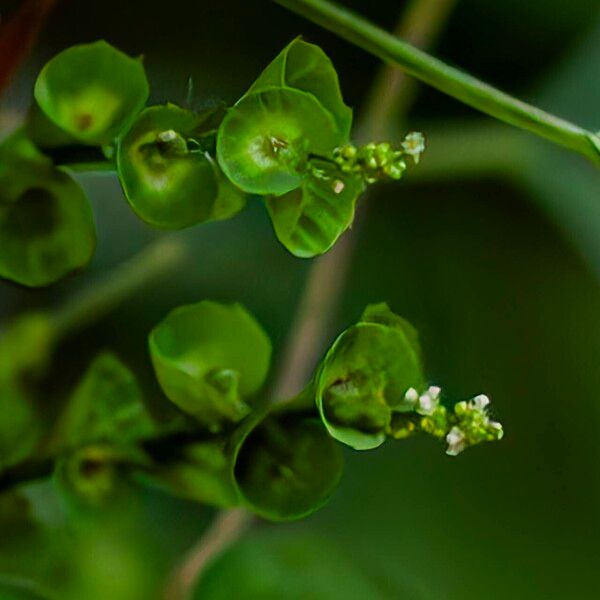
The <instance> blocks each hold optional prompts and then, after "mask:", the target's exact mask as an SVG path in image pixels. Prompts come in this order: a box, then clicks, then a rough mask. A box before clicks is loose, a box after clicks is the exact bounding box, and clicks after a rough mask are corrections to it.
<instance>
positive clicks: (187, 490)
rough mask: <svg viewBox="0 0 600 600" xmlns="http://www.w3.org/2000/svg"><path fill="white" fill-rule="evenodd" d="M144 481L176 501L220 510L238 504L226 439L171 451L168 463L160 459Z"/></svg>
mask: <svg viewBox="0 0 600 600" xmlns="http://www.w3.org/2000/svg"><path fill="white" fill-rule="evenodd" d="M144 479H145V480H146V481H149V482H151V483H152V484H153V485H155V486H158V487H159V488H161V489H163V490H165V491H167V492H168V493H170V494H172V495H173V496H177V497H178V498H185V499H186V500H192V501H195V502H201V503H203V504H211V505H213V506H220V507H223V508H224V507H229V506H235V505H237V504H238V503H239V497H238V493H237V490H236V487H235V485H234V483H233V480H232V477H231V456H230V453H229V447H228V443H227V439H226V438H216V439H214V440H205V441H199V442H192V443H189V444H185V445H184V446H182V447H180V448H177V449H174V451H173V452H172V454H171V455H170V456H169V457H168V458H167V459H165V458H164V457H161V460H160V461H157V463H156V464H155V465H153V466H152V468H151V469H149V470H148V473H147V474H145V475H144Z"/></svg>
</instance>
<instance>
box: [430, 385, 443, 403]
mask: <svg viewBox="0 0 600 600" xmlns="http://www.w3.org/2000/svg"><path fill="white" fill-rule="evenodd" d="M441 392H442V388H440V387H438V386H437V385H431V386H429V389H428V390H427V393H428V394H429V395H430V396H431V397H432V398H433V399H434V400H437V399H438V398H439V397H440V394H441Z"/></svg>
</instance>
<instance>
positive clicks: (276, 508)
mask: <svg viewBox="0 0 600 600" xmlns="http://www.w3.org/2000/svg"><path fill="white" fill-rule="evenodd" d="M241 429H242V434H241V435H240V436H239V439H240V441H239V443H238V446H237V448H236V452H235V454H234V462H233V464H234V469H233V477H234V480H235V483H236V485H237V487H238V490H239V493H240V495H241V497H242V500H243V502H244V504H246V505H247V506H248V508H249V509H250V510H252V511H253V512H255V513H256V514H258V515H260V516H262V517H264V518H266V519H270V520H273V521H282V520H291V519H300V518H302V517H305V516H307V515H309V514H310V513H312V512H314V511H316V510H318V509H319V508H321V507H322V506H323V505H324V504H325V503H326V502H327V501H328V499H329V497H330V496H331V494H332V493H333V492H334V490H335V489H336V487H337V485H338V484H339V481H340V478H341V476H342V471H343V456H342V452H341V449H340V447H339V446H338V445H337V444H336V443H335V441H334V440H333V438H332V437H331V436H329V435H328V434H327V431H326V430H325V428H324V427H323V424H322V423H320V422H319V421H318V420H316V419H314V418H304V417H302V416H298V415H292V414H290V415H277V416H275V415H270V416H267V417H266V418H264V419H260V420H259V418H256V419H253V418H252V416H251V417H250V418H249V426H246V427H245V428H244V424H242V426H241Z"/></svg>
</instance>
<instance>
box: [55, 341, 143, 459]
mask: <svg viewBox="0 0 600 600" xmlns="http://www.w3.org/2000/svg"><path fill="white" fill-rule="evenodd" d="M153 432H154V427H153V425H152V421H151V419H150V417H149V415H148V413H147V411H146V407H145V405H144V401H143V399H142V393H141V390H140V388H139V385H138V383H137V381H136V379H135V377H134V375H133V374H132V373H131V371H130V370H129V369H128V368H127V367H126V366H125V365H123V363H122V362H121V361H120V360H119V359H118V358H117V357H116V356H114V355H112V354H109V353H103V354H100V355H98V356H97V357H96V358H95V359H94V361H93V362H92V364H91V365H90V366H89V367H88V369H87V371H86V373H85V374H84V375H83V377H82V379H81V381H80V382H79V384H78V385H77V387H76V388H75V390H74V392H73V394H72V396H71V398H70V399H69V401H68V402H67V406H66V408H65V411H64V413H63V415H62V416H61V418H60V420H59V422H58V424H57V427H56V430H55V445H56V446H58V447H61V448H77V447H80V446H83V445H86V444H90V443H92V442H93V443H97V442H111V443H114V444H123V445H129V444H131V443H133V442H136V441H138V440H140V439H144V438H146V437H149V436H150V435H151V434H152V433H153Z"/></svg>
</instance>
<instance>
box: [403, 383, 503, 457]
mask: <svg viewBox="0 0 600 600" xmlns="http://www.w3.org/2000/svg"><path fill="white" fill-rule="evenodd" d="M440 396H441V389H440V388H439V387H437V386H431V387H429V388H428V389H427V390H426V391H425V392H423V393H422V394H419V393H418V392H417V390H416V389H414V388H410V389H409V390H408V391H407V392H406V394H405V396H404V399H405V402H406V406H407V407H409V408H411V409H412V411H413V415H414V414H415V413H416V415H418V417H417V418H415V417H414V416H413V417H411V416H405V417H404V418H403V419H400V420H397V422H396V426H395V427H393V431H392V435H393V437H395V438H397V439H399V438H403V437H407V436H408V435H410V434H412V433H416V432H417V431H422V432H424V433H428V434H429V435H432V436H433V437H436V438H439V439H445V441H446V443H447V444H448V448H447V449H446V454H448V455H450V456H456V455H458V454H460V453H461V452H462V451H463V450H464V449H465V448H467V447H468V446H474V445H476V444H479V443H481V442H492V441H496V440H500V439H502V436H503V435H504V430H503V429H502V425H501V424H500V423H498V422H497V421H493V420H491V419H490V416H489V414H488V409H489V405H490V400H489V398H488V397H487V396H484V395H483V394H481V395H479V396H476V397H475V398H473V399H472V400H468V401H462V402H457V403H456V404H455V405H454V407H453V408H451V409H449V408H447V407H446V406H444V405H443V404H441V403H440Z"/></svg>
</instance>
